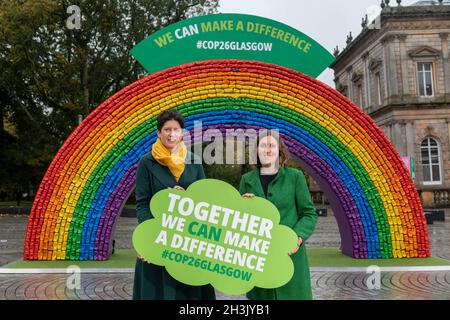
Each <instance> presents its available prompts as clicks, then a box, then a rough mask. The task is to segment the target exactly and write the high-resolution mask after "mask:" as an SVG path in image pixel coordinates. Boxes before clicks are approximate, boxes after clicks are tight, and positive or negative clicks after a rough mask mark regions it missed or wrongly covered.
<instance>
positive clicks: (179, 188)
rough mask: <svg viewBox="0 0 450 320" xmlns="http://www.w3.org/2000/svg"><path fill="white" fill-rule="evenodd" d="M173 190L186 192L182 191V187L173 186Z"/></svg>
mask: <svg viewBox="0 0 450 320" xmlns="http://www.w3.org/2000/svg"><path fill="white" fill-rule="evenodd" d="M173 188H174V189H177V190H181V191H186V190H184V188H183V187H180V186H175V187H173Z"/></svg>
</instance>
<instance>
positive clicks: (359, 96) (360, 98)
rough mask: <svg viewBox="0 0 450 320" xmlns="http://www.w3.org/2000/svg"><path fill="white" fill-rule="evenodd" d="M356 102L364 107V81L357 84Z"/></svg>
mask: <svg viewBox="0 0 450 320" xmlns="http://www.w3.org/2000/svg"><path fill="white" fill-rule="evenodd" d="M356 99H357V101H356V104H357V105H358V106H359V107H360V108H361V109H364V96H363V87H362V83H358V85H357V86H356Z"/></svg>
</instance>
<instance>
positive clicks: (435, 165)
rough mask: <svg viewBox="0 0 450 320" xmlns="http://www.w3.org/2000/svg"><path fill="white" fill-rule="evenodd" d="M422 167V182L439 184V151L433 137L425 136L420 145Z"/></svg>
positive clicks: (440, 181) (440, 180)
mask: <svg viewBox="0 0 450 320" xmlns="http://www.w3.org/2000/svg"><path fill="white" fill-rule="evenodd" d="M420 152H421V155H422V167H423V184H424V185H433V184H441V183H442V179H441V159H440V158H441V153H440V149H439V144H438V143H437V141H436V140H435V139H433V138H426V139H425V140H423V141H422V144H421V146H420Z"/></svg>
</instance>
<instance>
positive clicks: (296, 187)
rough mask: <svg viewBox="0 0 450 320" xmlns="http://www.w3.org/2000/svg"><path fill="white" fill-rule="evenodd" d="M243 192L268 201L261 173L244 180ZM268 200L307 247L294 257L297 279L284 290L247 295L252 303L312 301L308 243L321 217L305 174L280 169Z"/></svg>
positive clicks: (271, 184) (282, 221) (269, 192)
mask: <svg viewBox="0 0 450 320" xmlns="http://www.w3.org/2000/svg"><path fill="white" fill-rule="evenodd" d="M239 191H240V193H241V194H244V193H253V194H255V195H256V196H258V197H262V198H266V197H265V195H264V191H263V188H262V185H261V181H260V179H259V169H255V170H253V171H250V172H248V173H246V174H244V175H243V176H242V179H241V183H240V188H239ZM267 195H268V196H267V198H266V199H267V200H269V201H270V202H272V203H273V204H274V205H275V206H276V207H277V208H278V211H279V212H280V216H281V221H280V223H281V224H283V225H286V226H288V227H290V228H292V229H293V230H294V231H295V233H297V235H298V236H300V237H302V239H303V244H302V245H301V246H300V249H299V250H298V251H297V253H295V254H293V255H292V256H291V257H292V261H293V262H294V275H293V277H292V279H291V280H290V281H289V282H288V283H287V284H285V285H284V286H282V287H279V288H275V289H262V288H257V287H256V288H254V289H253V290H252V291H250V292H249V293H247V297H248V298H249V299H252V300H310V299H312V291H311V278H310V274H309V265H308V258H307V256H306V246H305V241H306V240H308V238H309V237H310V236H311V234H312V233H313V231H314V228H315V226H316V222H317V214H316V209H315V207H314V204H313V202H312V199H311V195H310V193H309V190H308V186H307V185H306V179H305V176H304V174H303V173H302V172H301V171H299V170H297V169H294V168H287V167H280V169H279V170H278V174H277V175H276V177H275V178H274V179H273V180H272V182H271V183H270V184H269V187H268V190H267Z"/></svg>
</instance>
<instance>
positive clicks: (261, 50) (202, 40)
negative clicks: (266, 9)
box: [131, 14, 334, 78]
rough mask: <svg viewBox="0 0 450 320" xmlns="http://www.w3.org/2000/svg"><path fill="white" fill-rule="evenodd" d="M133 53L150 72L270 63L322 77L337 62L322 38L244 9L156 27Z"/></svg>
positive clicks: (314, 76)
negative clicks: (215, 63) (219, 63)
mask: <svg viewBox="0 0 450 320" xmlns="http://www.w3.org/2000/svg"><path fill="white" fill-rule="evenodd" d="M131 54H132V55H133V56H134V57H135V58H136V60H137V61H138V62H139V63H140V64H141V65H142V66H143V67H144V68H145V69H146V70H147V71H148V72H150V73H154V72H157V71H160V70H164V69H167V68H169V67H173V66H177V65H181V64H184V63H188V62H194V61H203V60H216V59H240V60H255V61H261V62H268V63H272V64H276V65H280V66H284V67H287V68H290V69H294V70H297V71H300V72H302V73H304V74H307V75H309V76H311V77H313V78H316V77H318V76H319V75H320V74H321V73H322V72H323V71H324V70H325V69H326V68H327V67H328V66H329V65H330V64H331V63H332V62H333V61H334V56H333V55H332V54H330V53H329V52H328V51H327V50H326V49H325V48H323V47H322V46H321V45H320V44H319V43H317V42H316V41H314V40H313V39H311V38H310V37H308V36H306V35H305V34H303V33H302V32H300V31H298V30H296V29H294V28H292V27H289V26H288V25H286V24H283V23H280V22H277V21H274V20H270V19H266V18H262V17H258V16H252V15H244V14H212V15H206V16H200V17H195V18H192V19H188V20H183V21H180V22H177V23H174V24H172V25H169V26H168V27H166V28H164V29H162V30H160V31H158V32H155V33H154V34H152V35H151V36H149V37H148V38H146V39H145V40H143V41H141V42H140V43H139V44H137V45H136V46H135V47H134V48H133V49H132V50H131Z"/></svg>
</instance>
